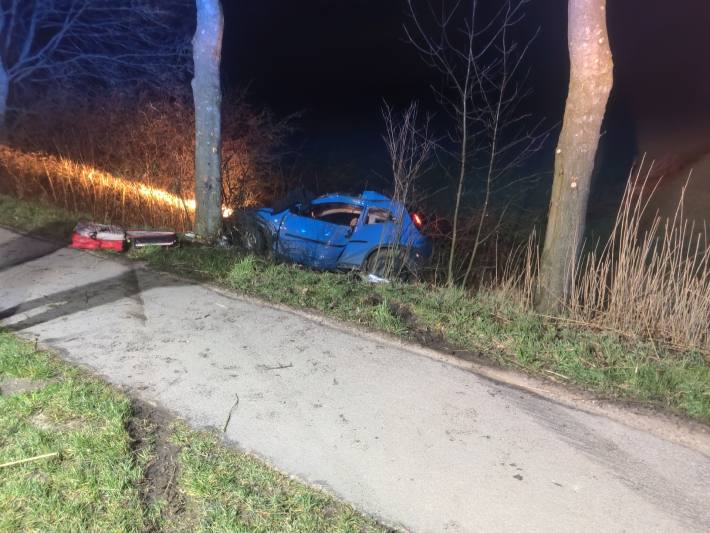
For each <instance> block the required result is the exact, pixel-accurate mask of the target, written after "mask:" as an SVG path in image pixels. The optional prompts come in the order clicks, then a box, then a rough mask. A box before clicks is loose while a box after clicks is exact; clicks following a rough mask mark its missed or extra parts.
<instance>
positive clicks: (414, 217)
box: [412, 213, 424, 229]
mask: <svg viewBox="0 0 710 533" xmlns="http://www.w3.org/2000/svg"><path fill="white" fill-rule="evenodd" d="M412 222H414V225H415V226H416V227H417V229H422V226H423V225H424V221H423V220H422V216H421V215H420V214H419V213H412Z"/></svg>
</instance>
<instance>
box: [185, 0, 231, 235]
mask: <svg viewBox="0 0 710 533" xmlns="http://www.w3.org/2000/svg"><path fill="white" fill-rule="evenodd" d="M196 6H197V27H196V29H195V36H194V37H193V39H192V57H193V61H194V64H195V74H194V77H193V79H192V94H193V98H194V101H195V201H196V204H197V205H196V211H195V233H196V234H197V235H198V236H200V237H202V238H204V239H206V240H208V241H212V240H214V239H216V238H217V236H218V235H219V232H220V229H221V224H222V174H221V170H222V165H221V146H222V133H221V104H222V87H221V85H220V61H221V56H222V33H223V30H224V17H223V14H222V6H221V5H220V2H219V0H196Z"/></svg>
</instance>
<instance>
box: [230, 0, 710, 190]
mask: <svg viewBox="0 0 710 533" xmlns="http://www.w3.org/2000/svg"><path fill="white" fill-rule="evenodd" d="M479 4H480V7H481V9H482V11H483V12H484V13H485V11H486V10H490V9H492V8H495V7H496V6H497V5H498V2H497V1H496V0H479ZM607 4H608V6H607V10H608V25H609V34H610V40H611V46H612V51H613V54H614V60H615V86H614V90H613V93H612V97H611V101H610V104H609V108H608V113H607V118H606V120H605V124H604V128H603V136H602V142H601V146H600V151H599V164H598V169H597V174H598V177H597V178H596V185H597V188H596V190H597V193H598V194H595V195H594V196H593V200H594V198H595V197H598V196H600V195H601V196H604V191H605V190H606V188H607V186H608V187H609V190H611V189H613V188H614V187H613V186H614V184H618V183H621V182H623V181H624V179H625V178H626V175H627V172H628V168H629V165H630V164H631V163H632V162H633V161H634V159H635V158H636V157H637V156H638V155H639V153H640V152H641V150H643V151H648V149H649V146H650V147H651V148H652V150H655V151H656V152H658V153H657V154H653V155H655V156H657V157H663V155H664V154H663V151H664V149H667V150H669V151H670V150H675V151H677V150H678V147H677V146H673V143H672V142H671V141H672V139H670V140H669V142H668V143H664V141H663V140H662V138H663V137H664V135H667V136H668V137H669V138H671V137H674V136H675V137H677V135H676V134H674V133H671V132H672V131H678V130H679V129H682V130H683V131H685V132H693V133H692V134H690V135H691V137H693V138H697V137H698V136H699V137H703V136H704V135H705V130H704V128H703V127H702V125H703V124H710V113H709V112H708V108H709V107H710V106H708V103H707V102H708V97H709V96H710V75H709V72H710V68H708V61H709V57H710V38H709V36H710V2H707V1H706V0H676V1H674V2H667V1H666V0H609V1H608V2H607ZM420 5H421V4H420ZM224 10H225V41H224V52H223V73H224V78H225V85H226V86H227V87H237V86H238V87H244V86H248V93H249V95H250V98H251V99H252V100H255V101H257V102H259V103H263V104H266V105H268V106H269V107H270V108H271V109H273V110H274V111H275V112H276V113H277V115H279V116H283V115H287V114H289V113H293V112H297V111H302V112H303V114H302V115H301V117H300V118H299V119H298V121H297V122H296V124H297V126H298V130H297V131H296V132H295V133H294V135H293V136H292V138H291V141H290V147H291V148H292V149H293V150H294V152H295V153H297V154H298V156H297V157H296V159H295V163H296V164H298V165H299V168H302V169H304V172H305V173H306V174H310V175H312V176H311V177H314V179H316V180H318V179H319V176H320V178H321V179H323V180H324V181H325V182H330V181H332V180H329V179H328V178H331V177H332V176H325V174H331V175H335V178H336V181H337V180H341V181H345V182H348V183H355V182H364V183H367V184H372V185H373V186H376V185H377V184H378V183H379V184H384V183H385V182H386V179H387V159H386V153H385V150H384V145H383V143H382V141H381V133H382V128H383V122H382V119H381V116H380V109H381V107H382V104H383V101H385V100H386V101H387V102H388V103H390V104H392V105H394V106H396V107H398V108H402V107H404V106H406V105H407V104H408V103H409V102H410V101H411V100H419V101H420V102H421V105H422V107H423V108H424V109H425V110H430V111H432V112H437V110H438V106H437V105H436V102H435V101H434V99H433V97H432V93H431V90H430V85H431V84H437V83H439V82H440V76H439V75H438V74H437V73H436V72H433V71H431V70H430V69H429V68H427V67H426V66H425V65H424V64H423V63H422V61H421V60H420V58H419V56H418V54H417V52H416V51H415V50H414V48H413V47H412V46H411V45H409V44H407V43H406V42H405V39H404V32H403V24H404V23H405V21H406V20H407V9H406V3H405V2H404V0H298V1H293V0H226V1H225V2H224ZM566 16H567V2H566V0H533V1H532V2H531V3H530V4H529V6H528V8H527V15H526V19H525V21H524V22H523V24H521V25H520V26H519V28H518V33H519V35H520V38H521V39H523V40H524V39H525V38H526V37H527V36H530V35H531V34H532V33H534V32H535V30H536V29H538V28H539V29H540V33H539V35H538V37H537V39H536V40H535V42H534V43H533V46H532V48H531V50H530V54H529V58H528V65H529V66H530V67H531V72H532V76H531V79H530V83H531V86H532V88H533V90H534V94H533V95H532V96H531V97H530V98H529V99H528V100H527V103H526V106H527V107H526V108H527V110H529V111H530V112H532V113H534V114H535V115H536V116H538V117H541V118H543V117H544V118H546V120H547V123H548V125H549V126H551V127H554V126H555V125H559V123H560V122H561V120H562V113H563V110H564V99H565V95H566V90H567V81H568V59H567V45H566V25H567V23H566ZM439 116H440V115H439ZM437 125H441V126H444V125H445V124H444V121H443V118H441V121H440V123H438V124H437ZM557 133H558V131H557V130H553V132H552V135H551V143H552V144H551V146H549V147H548V149H547V151H548V154H543V157H540V158H537V159H536V160H535V165H537V166H538V167H539V169H538V170H541V171H543V172H547V173H548V175H549V174H550V173H551V168H552V161H553V159H552V152H553V150H552V149H551V148H553V147H554V141H555V140H556V137H557ZM659 137H660V140H659ZM649 139H652V141H649ZM696 140H697V139H696ZM700 141H702V139H700V140H699V142H700ZM664 146H666V147H667V148H664ZM378 176H380V178H378ZM548 181H549V180H548Z"/></svg>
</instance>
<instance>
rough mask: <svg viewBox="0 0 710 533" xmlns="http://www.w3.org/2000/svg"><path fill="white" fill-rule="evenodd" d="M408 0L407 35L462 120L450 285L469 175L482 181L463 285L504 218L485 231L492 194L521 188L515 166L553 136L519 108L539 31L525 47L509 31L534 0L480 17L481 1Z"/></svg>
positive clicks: (511, 3)
mask: <svg viewBox="0 0 710 533" xmlns="http://www.w3.org/2000/svg"><path fill="white" fill-rule="evenodd" d="M407 1H408V6H409V13H410V17H411V23H410V24H409V25H406V26H405V31H406V34H407V38H408V40H409V41H410V42H411V43H412V44H413V45H414V46H415V47H416V48H417V50H418V51H419V52H420V54H421V56H422V57H423V59H424V61H425V62H426V63H427V64H428V65H429V66H431V67H432V68H434V69H436V70H438V71H439V72H440V73H441V74H442V75H443V78H444V87H443V89H435V92H436V94H437V96H438V98H439V100H440V102H441V103H442V105H443V106H444V108H445V109H446V110H447V111H448V113H449V114H450V116H451V117H452V118H453V119H454V121H455V123H456V132H455V133H454V134H452V135H451V136H450V137H451V138H452V139H453V140H454V142H455V144H456V146H457V150H456V153H454V154H453V156H454V159H455V160H456V166H457V176H456V194H455V199H454V213H453V228H452V235H451V249H450V250H449V258H448V265H447V278H446V279H447V284H448V285H453V284H454V283H455V278H456V276H457V273H456V270H455V267H454V263H455V260H456V252H457V245H458V240H459V232H460V227H459V218H460V215H461V212H462V208H463V206H462V198H463V196H464V194H465V184H466V182H467V181H468V180H470V179H471V178H478V179H481V180H482V185H483V187H482V189H483V195H482V198H481V200H480V204H479V205H478V224H477V228H476V232H475V239H474V242H473V249H472V250H471V253H470V255H468V256H467V259H468V260H467V261H466V263H467V266H466V268H465V271H464V274H463V278H462V280H463V284H464V285H465V284H466V282H467V281H468V278H469V276H470V274H471V270H472V267H473V265H474V263H475V259H476V256H477V253H478V250H479V247H480V246H481V245H482V244H483V243H484V242H485V241H486V240H488V238H490V236H491V235H492V234H493V233H494V231H495V228H496V227H497V226H499V224H500V220H498V222H497V223H496V224H493V226H492V228H491V227H490V225H489V226H488V229H486V226H487V218H488V216H489V211H490V207H491V202H492V199H493V197H494V196H495V195H499V194H505V193H506V192H513V191H515V190H516V186H517V189H518V190H519V188H520V185H521V184H522V181H523V180H522V179H520V178H519V177H518V178H517V179H514V178H513V177H512V173H513V171H514V170H515V169H518V168H520V167H521V166H522V165H523V163H524V162H525V160H527V159H528V158H529V157H530V156H531V155H532V154H533V153H535V152H536V151H537V150H539V148H540V147H541V145H542V143H543V142H544V139H545V138H546V135H547V132H545V131H542V130H541V128H540V122H537V123H531V121H530V120H529V119H531V117H530V116H529V115H528V114H527V113H524V112H522V111H521V110H520V108H519V104H520V102H521V101H522V100H523V99H524V98H525V96H526V95H527V94H528V93H529V91H528V90H527V89H526V88H525V81H526V77H527V76H526V74H525V73H523V72H522V64H523V59H524V57H525V55H526V52H527V50H528V47H529V46H530V43H531V42H532V40H533V39H534V36H533V38H531V39H530V40H528V41H527V42H526V43H525V44H524V45H520V44H519V43H517V42H516V41H515V40H514V39H513V38H512V36H511V29H512V28H513V27H514V26H516V25H517V24H519V23H520V21H521V20H522V18H523V16H524V8H525V6H526V5H527V3H528V2H529V0H515V1H514V0H506V1H504V2H502V3H501V4H500V5H499V6H498V8H497V9H496V11H495V12H494V13H493V14H492V15H491V16H489V17H487V18H486V20H480V16H479V12H478V10H479V4H478V2H477V0H470V1H468V2H462V1H461V0H458V1H453V2H449V7H448V8H447V7H445V6H443V7H442V9H441V11H436V10H435V9H434V8H433V7H432V4H430V3H427V4H426V6H427V7H428V9H429V12H428V14H427V15H426V16H422V15H421V14H420V13H419V12H418V11H417V10H416V9H415V7H414V4H413V0H407ZM425 21H432V22H431V23H427V22H425Z"/></svg>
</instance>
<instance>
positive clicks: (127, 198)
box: [0, 146, 195, 231]
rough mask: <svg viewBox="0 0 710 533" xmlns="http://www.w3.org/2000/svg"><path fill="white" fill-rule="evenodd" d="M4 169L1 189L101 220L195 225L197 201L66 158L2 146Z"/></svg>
mask: <svg viewBox="0 0 710 533" xmlns="http://www.w3.org/2000/svg"><path fill="white" fill-rule="evenodd" d="M0 172H2V176H3V187H2V189H5V190H7V192H10V193H11V194H13V195H14V196H17V197H18V198H33V199H41V200H45V201H48V202H51V203H53V204H55V205H58V206H61V207H64V208H66V209H68V210H71V211H76V212H78V213H85V214H88V215H91V217H92V218H93V219H94V220H96V221H99V222H112V223H117V224H123V225H128V226H140V227H151V228H173V229H176V230H178V231H185V230H187V229H189V228H191V227H192V217H193V214H194V210H195V202H194V200H192V199H189V198H187V199H185V198H182V197H179V196H177V195H174V194H171V193H169V192H166V191H165V190H162V189H158V188H155V187H151V186H149V185H146V184H144V183H142V182H140V181H135V180H130V179H126V178H122V177H119V176H114V175H113V174H110V173H108V172H104V171H102V170H99V169H97V168H95V167H93V166H91V165H86V164H83V163H77V162H75V161H72V160H70V159H68V158H66V157H61V156H55V155H49V154H46V153H41V152H22V151H20V150H17V149H14V148H11V147H9V146H0Z"/></svg>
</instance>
